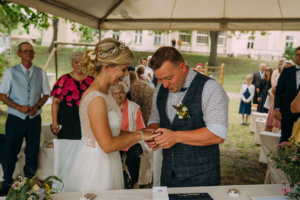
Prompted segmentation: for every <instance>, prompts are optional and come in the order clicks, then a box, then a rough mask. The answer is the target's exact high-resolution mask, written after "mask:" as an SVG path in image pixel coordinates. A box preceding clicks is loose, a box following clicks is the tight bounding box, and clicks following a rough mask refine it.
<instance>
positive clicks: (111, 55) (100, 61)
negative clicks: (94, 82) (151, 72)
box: [82, 38, 134, 75]
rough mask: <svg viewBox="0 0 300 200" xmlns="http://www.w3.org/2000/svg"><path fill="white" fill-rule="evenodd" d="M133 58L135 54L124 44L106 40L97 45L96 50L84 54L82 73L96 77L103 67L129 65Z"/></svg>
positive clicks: (111, 39)
mask: <svg viewBox="0 0 300 200" xmlns="http://www.w3.org/2000/svg"><path fill="white" fill-rule="evenodd" d="M133 57H134V55H133V53H132V52H131V51H130V49H129V48H128V47H127V46H126V45H125V44H124V43H122V42H119V41H118V40H115V39H113V38H105V39H103V40H101V41H100V42H98V43H97V44H96V47H95V50H88V51H86V52H85V53H84V55H83V59H82V71H83V72H85V73H88V74H93V75H95V74H98V73H99V72H100V70H101V68H102V66H112V67H113V66H117V65H125V64H128V65H129V64H130V63H131V62H132V60H133Z"/></svg>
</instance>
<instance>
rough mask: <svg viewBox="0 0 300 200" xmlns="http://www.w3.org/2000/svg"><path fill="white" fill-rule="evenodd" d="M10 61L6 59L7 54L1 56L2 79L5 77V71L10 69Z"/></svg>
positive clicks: (0, 72) (0, 73) (0, 69)
mask: <svg viewBox="0 0 300 200" xmlns="http://www.w3.org/2000/svg"><path fill="white" fill-rule="evenodd" d="M9 65H10V61H9V60H8V59H7V58H6V56H5V54H4V53H2V54H0V77H1V76H2V75H3V73H4V71H5V70H6V69H7V68H8V67H9Z"/></svg>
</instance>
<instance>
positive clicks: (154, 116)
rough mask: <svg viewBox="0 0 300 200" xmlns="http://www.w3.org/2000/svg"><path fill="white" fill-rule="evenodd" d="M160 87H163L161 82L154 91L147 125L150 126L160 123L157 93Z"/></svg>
mask: <svg viewBox="0 0 300 200" xmlns="http://www.w3.org/2000/svg"><path fill="white" fill-rule="evenodd" d="M160 87H161V84H159V85H157V86H156V88H155V90H154V93H153V96H152V107H151V114H150V117H149V121H148V124H147V126H149V125H150V124H159V123H160V119H159V113H158V110H157V105H156V99H157V94H158V91H159V89H160Z"/></svg>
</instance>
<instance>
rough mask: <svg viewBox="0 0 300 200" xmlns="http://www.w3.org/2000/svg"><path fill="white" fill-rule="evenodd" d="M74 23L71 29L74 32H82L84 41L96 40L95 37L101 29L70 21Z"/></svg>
mask: <svg viewBox="0 0 300 200" xmlns="http://www.w3.org/2000/svg"><path fill="white" fill-rule="evenodd" d="M69 22H70V23H71V25H72V27H71V30H72V31H73V32H78V33H80V36H81V41H82V42H88V43H91V42H94V39H95V38H96V37H97V36H98V34H99V30H97V29H94V28H90V27H88V26H84V25H82V24H77V23H75V22H72V21H69Z"/></svg>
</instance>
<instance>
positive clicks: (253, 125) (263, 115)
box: [250, 112, 268, 133]
mask: <svg viewBox="0 0 300 200" xmlns="http://www.w3.org/2000/svg"><path fill="white" fill-rule="evenodd" d="M267 117H268V114H267V113H259V112H252V113H251V115H250V132H253V133H254V132H255V131H256V118H263V119H267Z"/></svg>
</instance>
